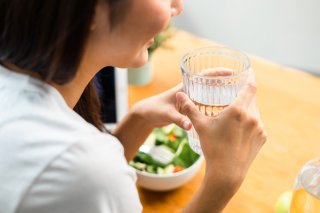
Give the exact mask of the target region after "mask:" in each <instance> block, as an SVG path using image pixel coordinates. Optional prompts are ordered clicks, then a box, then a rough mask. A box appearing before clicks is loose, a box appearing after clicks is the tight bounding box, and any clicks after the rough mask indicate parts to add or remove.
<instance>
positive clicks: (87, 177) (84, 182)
mask: <svg viewBox="0 0 320 213" xmlns="http://www.w3.org/2000/svg"><path fill="white" fill-rule="evenodd" d="M105 137H107V135H106V136H97V137H95V138H90V141H89V140H88V141H84V142H81V143H76V144H74V145H72V146H71V147H69V148H68V149H67V150H65V152H63V153H61V155H60V156H58V157H57V158H56V159H55V160H54V161H53V162H51V163H50V165H48V166H47V168H46V169H45V170H44V171H43V172H42V173H41V174H40V175H39V177H38V178H37V179H36V180H35V181H34V183H33V184H32V185H31V186H30V188H29V189H28V191H27V192H26V193H25V195H24V198H23V199H22V201H21V202H20V205H19V207H18V209H17V212H18V213H38V212H39V213H40V212H45V213H56V212H59V213H107V212H112V213H117V212H119V213H123V212H132V213H135V212H142V206H141V203H140V200H139V196H138V192H137V189H136V186H135V181H136V175H135V173H134V171H133V169H132V168H130V167H129V166H128V164H127V162H126V160H125V158H124V154H123V148H122V146H121V145H120V144H118V143H119V142H118V141H115V140H116V139H115V138H113V137H112V136H108V138H107V139H109V140H106V138H105ZM92 140H93V141H92Z"/></svg>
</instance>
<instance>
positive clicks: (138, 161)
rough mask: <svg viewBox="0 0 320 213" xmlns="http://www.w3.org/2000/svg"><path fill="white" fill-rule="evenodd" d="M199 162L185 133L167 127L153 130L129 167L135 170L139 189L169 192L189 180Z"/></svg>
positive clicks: (181, 130) (198, 157)
mask: <svg viewBox="0 0 320 213" xmlns="http://www.w3.org/2000/svg"><path fill="white" fill-rule="evenodd" d="M202 160H203V157H202V156H200V155H199V154H197V153H195V152H194V151H193V150H192V149H191V148H190V146H189V144H188V137H187V133H186V132H185V131H184V130H183V129H181V128H180V127H178V126H177V125H174V124H171V125H169V126H166V127H162V128H156V129H154V130H153V132H152V133H151V134H150V135H149V137H148V138H147V140H146V141H145V143H144V144H143V145H142V146H141V147H140V148H139V150H138V152H137V153H136V155H135V157H134V158H133V160H132V161H130V162H129V164H130V165H131V166H132V167H133V168H134V169H135V170H136V173H137V176H138V181H137V184H138V185H139V186H141V187H144V188H147V189H151V190H170V189H174V188H177V187H179V186H181V185H183V184H184V183H185V182H187V181H188V180H190V179H191V178H192V177H193V176H194V175H195V173H196V172H197V171H198V169H199V168H200V166H201V163H202Z"/></svg>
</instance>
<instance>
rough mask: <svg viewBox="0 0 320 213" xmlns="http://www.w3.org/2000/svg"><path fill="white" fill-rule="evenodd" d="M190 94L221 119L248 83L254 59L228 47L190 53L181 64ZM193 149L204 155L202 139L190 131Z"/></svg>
mask: <svg viewBox="0 0 320 213" xmlns="http://www.w3.org/2000/svg"><path fill="white" fill-rule="evenodd" d="M180 66H181V70H182V77H183V85H184V90H185V92H186V94H187V95H188V96H189V98H190V99H191V100H192V101H193V102H194V103H195V105H196V106H197V107H198V109H199V110H200V111H201V112H202V113H203V114H205V115H207V116H217V115H218V114H219V113H220V112H221V111H222V110H223V109H224V108H225V107H227V106H228V105H230V104H231V103H232V102H233V101H234V100H235V98H236V97H237V95H238V92H239V91H240V89H241V87H242V86H243V85H244V84H245V82H246V79H247V77H248V74H249V71H250V60H249V58H248V57H247V56H246V55H245V54H244V53H242V52H240V51H238V50H235V49H231V48H228V47H220V46H214V47H204V48H200V49H196V50H193V51H191V52H188V53H186V54H185V55H184V56H183V57H182V58H181V61H180ZM188 139H189V144H190V146H191V148H192V149H193V150H194V151H195V152H197V153H199V154H202V149H201V145H200V141H199V136H198V134H197V132H196V131H195V129H194V128H192V129H191V130H190V131H188Z"/></svg>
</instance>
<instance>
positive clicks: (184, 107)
mask: <svg viewBox="0 0 320 213" xmlns="http://www.w3.org/2000/svg"><path fill="white" fill-rule="evenodd" d="M176 100H177V104H176V108H177V110H178V111H179V112H181V113H182V114H184V115H186V116H187V117H188V118H189V119H190V120H191V122H192V123H193V124H194V125H196V124H198V123H199V121H200V119H199V118H200V117H201V116H202V114H201V113H200V112H199V110H198V108H197V107H196V106H195V105H194V103H193V102H192V101H191V100H190V99H189V98H188V97H187V95H186V94H185V93H183V92H178V93H177V94H176ZM190 128H191V127H190Z"/></svg>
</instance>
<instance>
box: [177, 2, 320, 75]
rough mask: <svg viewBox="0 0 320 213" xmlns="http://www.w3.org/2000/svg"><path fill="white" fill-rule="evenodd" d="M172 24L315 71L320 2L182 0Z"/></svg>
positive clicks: (318, 67)
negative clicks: (181, 9) (182, 8)
mask: <svg viewBox="0 0 320 213" xmlns="http://www.w3.org/2000/svg"><path fill="white" fill-rule="evenodd" d="M184 6H185V9H184V11H183V13H182V14H181V15H180V16H179V17H175V18H174V21H173V23H174V25H175V26H176V27H178V28H181V29H185V30H188V31H190V32H192V33H194V34H196V35H199V36H202V37H206V38H209V39H211V40H214V41H217V42H220V43H223V44H226V45H228V46H232V47H234V48H238V49H241V50H243V51H247V52H249V53H252V54H255V55H259V56H262V57H264V58H267V59H270V60H273V61H275V62H277V63H280V64H283V65H286V66H292V67H296V68H300V69H304V70H307V71H310V72H317V73H318V74H320V0H185V1H184Z"/></svg>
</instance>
